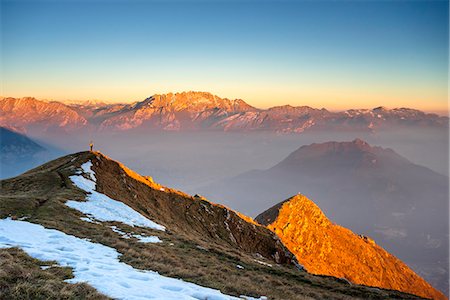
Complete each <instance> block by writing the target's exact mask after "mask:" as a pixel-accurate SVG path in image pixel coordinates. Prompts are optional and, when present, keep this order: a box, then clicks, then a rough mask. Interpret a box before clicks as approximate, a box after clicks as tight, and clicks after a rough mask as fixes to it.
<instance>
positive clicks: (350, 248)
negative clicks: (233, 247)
mask: <svg viewBox="0 0 450 300" xmlns="http://www.w3.org/2000/svg"><path fill="white" fill-rule="evenodd" d="M256 220H257V221H258V222H259V223H261V224H264V225H266V226H267V228H269V229H270V230H272V231H273V232H275V233H276V234H277V235H278V236H279V237H280V238H281V240H282V241H283V243H284V244H285V245H286V246H287V247H288V249H289V250H291V251H292V253H294V254H295V255H296V257H297V259H298V260H299V262H300V263H301V264H302V265H303V266H304V267H305V268H306V270H308V272H311V273H313V274H322V275H331V276H335V277H340V278H345V279H347V280H349V281H350V282H354V283H357V284H364V285H369V286H377V287H383V288H387V289H394V290H400V291H403V292H409V293H413V294H417V295H420V296H422V297H426V298H433V299H446V297H445V296H444V295H443V294H442V293H441V292H439V291H437V290H435V289H434V288H433V287H432V286H431V285H430V284H428V283H427V282H426V281H425V280H423V279H422V278H420V277H419V276H418V275H416V274H415V273H414V272H413V271H412V270H411V269H410V268H408V266H407V265H405V264H404V263H403V262H401V261H400V260H399V259H397V258H396V257H394V256H393V255H391V254H389V253H388V252H386V251H385V250H384V249H383V248H381V247H380V246H378V245H377V244H376V243H375V241H374V240H372V239H370V238H369V237H366V236H357V235H356V234H354V233H353V232H351V231H350V230H348V229H346V228H344V227H341V226H338V225H335V224H333V223H332V222H330V220H328V218H327V217H326V216H325V215H324V214H323V212H322V211H321V210H320V208H319V207H318V206H317V205H315V204H314V203H313V202H312V201H311V200H309V199H307V198H306V197H305V196H303V195H297V196H294V197H292V198H289V199H288V200H286V201H284V202H282V203H280V204H277V205H275V206H274V207H272V208H270V209H268V210H267V211H265V212H263V213H262V214H260V215H258V216H257V217H256Z"/></svg>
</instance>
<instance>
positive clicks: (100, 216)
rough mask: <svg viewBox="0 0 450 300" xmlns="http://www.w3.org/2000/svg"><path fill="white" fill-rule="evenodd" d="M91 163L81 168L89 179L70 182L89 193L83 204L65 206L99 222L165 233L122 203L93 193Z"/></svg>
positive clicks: (73, 177)
mask: <svg viewBox="0 0 450 300" xmlns="http://www.w3.org/2000/svg"><path fill="white" fill-rule="evenodd" d="M91 167H92V162H90V161H88V162H86V163H84V164H83V165H82V166H81V169H83V171H84V173H85V174H88V175H89V178H90V179H87V178H85V177H83V176H82V175H72V176H70V177H69V178H70V180H72V182H73V183H74V184H75V185H76V186H77V187H78V188H80V189H82V190H83V191H85V192H87V193H89V194H88V195H87V196H86V201H85V202H79V201H73V200H69V201H67V202H66V205H67V206H69V207H71V208H74V209H76V210H79V211H81V212H82V213H84V214H86V215H89V216H90V217H92V218H94V219H96V220H98V221H101V222H107V221H111V222H112V221H116V222H121V223H124V224H127V225H130V226H132V227H134V226H141V227H147V228H150V229H155V230H161V231H165V230H166V228H165V227H164V226H162V225H160V224H157V223H155V222H153V221H150V220H149V219H147V218H146V217H144V216H143V215H141V214H140V213H138V212H137V211H135V210H134V209H132V208H131V207H129V206H128V205H126V204H125V203H123V202H120V201H117V200H114V199H111V198H109V197H108V196H106V195H105V194H102V193H99V192H97V191H95V186H96V177H95V174H94V172H93V171H92V170H91Z"/></svg>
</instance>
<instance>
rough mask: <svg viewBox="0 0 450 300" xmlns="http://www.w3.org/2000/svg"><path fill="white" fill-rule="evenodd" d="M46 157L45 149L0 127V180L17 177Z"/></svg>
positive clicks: (18, 134) (16, 133) (21, 135)
mask: <svg viewBox="0 0 450 300" xmlns="http://www.w3.org/2000/svg"><path fill="white" fill-rule="evenodd" d="M48 156H49V153H48V152H47V149H45V148H44V147H43V146H41V145H39V144H38V143H37V142H35V141H33V140H32V139H30V138H29V137H27V136H26V135H23V134H21V133H19V132H15V131H13V130H10V129H8V128H4V127H0V178H7V177H11V176H15V175H18V174H20V173H22V172H24V171H26V170H27V169H29V168H30V167H34V166H37V165H39V164H40V163H43V162H44V161H45V160H46V158H47V159H48Z"/></svg>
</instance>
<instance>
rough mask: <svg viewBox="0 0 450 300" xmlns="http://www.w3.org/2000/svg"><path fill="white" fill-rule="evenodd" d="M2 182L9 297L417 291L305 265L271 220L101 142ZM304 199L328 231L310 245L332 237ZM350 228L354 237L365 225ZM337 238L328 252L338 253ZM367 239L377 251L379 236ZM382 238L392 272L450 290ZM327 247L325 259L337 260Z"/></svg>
mask: <svg viewBox="0 0 450 300" xmlns="http://www.w3.org/2000/svg"><path fill="white" fill-rule="evenodd" d="M1 186H2V193H1V195H0V257H2V260H1V262H2V263H0V270H1V271H2V272H0V282H1V283H2V293H3V295H4V296H5V297H6V298H16V297H19V296H20V295H23V293H26V294H27V295H35V296H39V297H45V295H47V298H52V297H56V298H57V297H58V296H60V295H62V294H64V295H65V296H66V297H68V298H74V299H78V298H94V299H108V298H109V297H110V298H120V299H121V298H124V299H125V298H145V297H149V296H150V297H155V298H157V299H200V300H206V299H238V298H239V299H260V300H263V299H268V298H269V299H325V298H326V299H367V298H372V299H392V298H401V299H418V297H416V296H414V295H411V294H406V293H401V292H398V291H394V290H389V289H383V287H386V285H384V284H382V285H377V284H375V285H374V286H375V287H376V288H374V287H367V286H363V285H358V284H353V283H350V282H349V281H352V280H353V281H355V280H354V278H351V277H350V276H348V275H345V276H347V277H348V278H336V277H330V276H318V275H313V274H311V273H309V272H306V271H305V270H304V268H303V267H302V265H301V263H302V260H303V257H302V256H301V255H298V254H297V253H295V252H294V253H292V252H291V251H290V250H289V245H288V244H287V243H286V245H287V246H288V247H286V246H285V239H284V236H283V235H281V237H282V239H281V240H280V238H279V237H278V236H277V235H276V234H275V233H278V231H277V229H276V227H273V226H272V227H271V225H270V224H272V225H273V223H270V222H269V223H270V224H269V223H268V224H269V229H267V228H266V227H264V226H262V225H260V224H258V223H256V222H255V221H253V220H252V219H251V218H248V217H246V216H244V215H242V214H240V213H238V212H236V211H233V210H230V209H228V208H227V207H224V206H222V205H217V204H214V203H212V202H210V201H208V200H207V199H205V198H203V197H201V196H199V195H195V196H190V195H188V194H186V193H183V192H181V191H178V190H174V189H171V188H169V187H166V186H162V185H160V184H158V183H156V182H154V180H153V179H152V178H151V177H149V176H141V175H139V174H137V173H135V172H134V171H132V170H130V169H128V168H127V167H125V166H124V165H122V164H121V163H120V162H117V161H114V160H112V159H110V158H108V157H107V156H105V155H103V154H101V153H100V152H80V153H75V154H70V155H67V156H64V157H61V158H59V159H56V160H53V161H50V162H48V163H46V164H44V165H42V166H39V167H37V168H35V169H32V170H30V171H28V172H26V173H24V174H22V175H20V176H18V177H14V178H11V179H7V180H2V181H1ZM294 198H298V196H297V197H294ZM293 202H294V201H293V199H291V201H290V203H293ZM302 203H303V205H304V206H303V208H304V209H302V210H299V212H300V213H301V212H303V215H302V218H301V220H302V222H304V224H308V229H310V230H311V233H312V234H311V235H310V237H312V238H315V239H317V238H321V241H317V240H315V239H312V240H309V241H308V240H305V239H304V240H303V241H304V242H305V243H306V244H308V249H309V250H311V249H312V248H314V247H316V246H317V247H319V246H320V245H322V242H323V243H329V241H330V237H326V236H320V235H315V234H313V233H317V232H322V233H323V234H325V235H330V236H332V235H333V234H334V230H335V229H334V227H330V228H328V227H324V226H323V225H322V224H323V223H324V222H326V219H325V218H324V217H323V216H322V219H321V220H318V216H319V217H320V210H319V209H318V208H316V207H315V205H314V204H313V203H312V202H310V201H309V202H308V201H303V202H302ZM311 211H316V213H309V212H311ZM284 215H287V214H284V213H283V216H284ZM274 217H275V219H274V220H275V221H276V224H281V222H278V221H277V220H278V219H279V218H278V217H277V216H276V214H274ZM294 217H297V216H294ZM262 219H265V220H267V218H262ZM291 226H292V227H295V226H297V224H292V225H291ZM298 226H299V227H298V229H299V230H301V229H302V228H303V227H302V225H298ZM326 230H328V231H326ZM348 235H349V236H351V237H349V240H348V241H349V242H352V239H354V238H355V237H354V236H353V235H352V234H351V233H350V232H349V231H348ZM343 238H346V237H343ZM338 245H339V244H336V248H331V252H332V253H330V251H328V252H327V255H334V256H335V257H336V258H339V257H340V256H341V255H342V253H340V252H339V250H341V249H339V247H337V246H338ZM358 246H359V247H360V249H359V250H360V251H361V252H363V253H371V252H373V248H374V246H373V245H372V244H371V243H366V242H362V243H359V244H358ZM378 248H379V247H378ZM378 248H377V253H379V254H380V255H381V254H382V255H383V256H384V257H385V258H383V259H382V258H381V257H380V258H378V257H377V256H372V255H370V254H369V255H370V257H371V258H372V259H373V261H374V266H378V265H379V264H380V263H385V264H389V265H388V266H386V270H393V271H392V272H391V273H386V274H385V276H388V277H390V276H392V281H395V282H396V283H397V285H391V286H389V288H396V289H399V290H401V291H403V292H415V293H416V294H417V295H419V296H432V297H434V298H436V299H444V298H445V297H444V296H443V295H442V294H440V293H439V292H437V291H435V290H434V289H433V288H432V287H431V286H429V285H428V284H427V283H426V282H425V281H424V280H423V279H421V278H420V277H418V276H417V275H416V274H414V272H412V271H411V270H410V269H409V268H408V267H407V266H406V265H404V264H403V263H402V262H400V261H398V260H396V259H395V258H394V257H392V256H390V255H389V254H388V253H386V252H385V251H384V250H382V249H381V248H380V249H378ZM316 249H317V248H316ZM314 253H317V252H314ZM322 253H323V252H322ZM319 254H320V253H318V254H317V255H318V256H317V257H316V258H315V260H316V261H317V264H318V265H323V264H324V263H328V262H330V261H329V260H323V261H321V260H322V258H321V256H320V255H319ZM365 258H366V256H363V255H361V256H357V257H355V259H356V260H358V262H355V264H354V265H348V268H349V269H352V268H355V269H353V270H354V272H356V271H357V269H356V267H357V266H358V265H359V264H362V263H366V262H365V261H363V259H365ZM3 262H6V264H3ZM304 263H305V265H306V263H308V267H309V266H310V261H306V260H305V261H304ZM331 267H332V265H330V268H331ZM369 268H370V265H369ZM155 271H156V272H155ZM374 272H377V269H374V270H373V271H372V272H368V273H363V274H360V278H362V277H365V278H366V279H367V278H371V277H374V276H375V274H374ZM377 275H378V274H377ZM361 282H364V281H363V280H362V281H361ZM414 286H416V290H414V289H413V287H414ZM419 287H420V291H419V290H417V288H419ZM244 295H245V296H244Z"/></svg>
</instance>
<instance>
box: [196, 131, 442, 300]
mask: <svg viewBox="0 0 450 300" xmlns="http://www.w3.org/2000/svg"><path fill="white" fill-rule="evenodd" d="M198 191H199V192H200V193H202V194H204V195H205V196H206V197H208V198H210V199H212V200H213V201H217V200H219V199H223V200H224V202H222V203H224V204H226V205H228V206H230V207H232V208H233V209H237V210H239V211H242V212H244V213H246V214H249V215H256V214H258V213H259V212H258V211H257V209H258V207H270V206H272V205H273V204H274V200H273V199H280V198H288V197H290V195H292V194H297V193H299V192H301V193H302V194H304V195H307V196H308V197H311V198H312V199H314V201H315V203H317V205H319V206H320V207H321V208H322V210H323V211H324V212H325V213H326V214H327V215H328V216H330V218H331V219H332V220H333V221H336V222H337V223H339V224H341V225H342V226H345V227H347V228H349V229H351V230H352V231H354V232H357V233H362V234H365V235H368V236H371V237H373V238H374V239H375V240H376V241H377V243H378V244H380V245H381V246H383V247H384V248H385V249H386V250H388V251H389V252H390V253H393V254H394V255H396V256H397V257H399V258H400V259H401V260H402V261H404V262H406V263H407V264H408V265H410V266H411V267H413V269H414V270H415V271H416V272H417V273H418V274H420V275H421V276H423V277H424V278H425V279H426V280H428V281H429V282H431V283H432V284H433V285H434V286H436V287H438V288H439V289H441V290H443V291H445V292H447V291H448V209H449V207H448V177H446V176H443V175H440V174H438V173H436V172H433V171H431V170H430V169H428V168H425V167H422V166H418V165H415V164H413V163H411V162H409V161H408V160H406V159H405V158H403V157H401V156H400V155H398V154H396V153H395V152H394V151H393V150H391V149H383V148H380V147H371V146H370V145H368V144H367V143H365V142H363V141H361V140H355V141H353V142H339V143H338V142H328V143H322V144H311V145H309V146H302V147H300V148H299V149H298V150H296V151H295V152H293V153H292V154H290V155H289V156H288V157H287V158H286V159H285V160H283V161H282V162H280V163H279V164H277V165H275V166H274V167H272V168H270V169H268V170H262V171H251V172H247V173H244V174H241V175H239V176H236V177H233V178H231V179H227V180H224V181H220V182H216V183H215V184H212V185H209V186H206V187H204V188H201V189H198Z"/></svg>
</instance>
